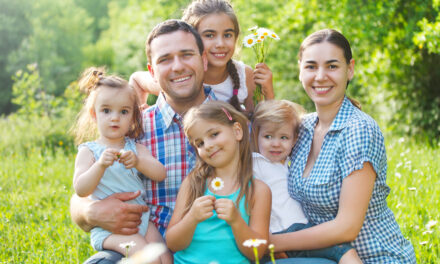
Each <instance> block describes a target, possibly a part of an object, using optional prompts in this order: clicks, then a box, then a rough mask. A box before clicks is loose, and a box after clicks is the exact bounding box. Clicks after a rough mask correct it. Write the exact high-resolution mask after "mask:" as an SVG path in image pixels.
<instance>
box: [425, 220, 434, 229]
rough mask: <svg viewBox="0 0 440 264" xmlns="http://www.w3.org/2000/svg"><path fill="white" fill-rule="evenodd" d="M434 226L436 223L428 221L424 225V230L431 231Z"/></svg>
mask: <svg viewBox="0 0 440 264" xmlns="http://www.w3.org/2000/svg"><path fill="white" fill-rule="evenodd" d="M436 225H437V221H435V220H429V222H428V223H427V224H426V225H425V227H426V229H428V230H431V229H432V228H433V227H434V226H436Z"/></svg>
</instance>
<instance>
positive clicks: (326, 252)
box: [251, 100, 361, 263]
mask: <svg viewBox="0 0 440 264" xmlns="http://www.w3.org/2000/svg"><path fill="white" fill-rule="evenodd" d="M303 114H304V109H303V108H302V107H301V106H300V105H298V104H295V103H292V102H290V101H287V100H268V101H262V102H260V103H259V104H258V105H257V107H256V108H255V112H254V115H253V116H252V135H251V140H252V148H253V151H254V153H253V155H252V156H253V171H254V177H255V178H257V179H259V180H262V181H263V182H265V183H266V184H267V185H268V186H269V188H270V189H271V191H272V211H271V215H270V232H271V233H286V232H294V231H299V230H301V229H304V228H308V227H310V226H311V225H310V224H308V220H307V218H306V216H305V215H304V212H303V210H302V208H301V205H300V204H299V203H298V202H297V201H296V200H294V199H292V198H291V197H290V195H289V193H288V191H287V176H288V173H289V172H288V166H289V159H288V157H289V155H290V152H291V151H292V148H293V146H294V145H295V142H296V140H297V137H298V131H299V126H300V124H301V116H302V115H303ZM285 253H286V255H284V254H280V255H282V256H284V257H319V258H328V259H332V260H334V261H336V262H338V263H361V262H360V259H359V257H358V255H357V253H356V251H355V250H354V248H353V247H352V246H350V244H343V245H338V246H333V247H328V248H324V249H318V250H307V251H290V252H285Z"/></svg>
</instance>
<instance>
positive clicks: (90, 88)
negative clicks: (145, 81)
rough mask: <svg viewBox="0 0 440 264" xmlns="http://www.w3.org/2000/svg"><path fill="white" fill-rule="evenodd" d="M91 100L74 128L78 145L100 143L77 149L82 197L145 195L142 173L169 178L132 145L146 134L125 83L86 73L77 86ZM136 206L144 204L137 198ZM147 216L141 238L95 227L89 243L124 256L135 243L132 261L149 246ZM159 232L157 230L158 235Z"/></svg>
mask: <svg viewBox="0 0 440 264" xmlns="http://www.w3.org/2000/svg"><path fill="white" fill-rule="evenodd" d="M79 86H80V89H81V90H82V91H84V92H86V93H87V95H88V96H87V99H86V101H85V104H84V106H83V108H82V110H81V112H80V114H79V116H78V121H77V124H76V126H75V128H74V132H75V136H76V142H77V143H82V142H84V141H85V140H87V139H91V138H96V135H97V139H96V140H95V141H89V142H86V143H83V144H81V145H79V147H78V149H79V151H78V155H77V157H76V161H75V174H74V178H73V186H74V188H75V192H76V194H77V195H78V196H80V197H85V196H89V195H91V197H92V198H93V199H104V198H105V197H107V196H109V195H111V194H113V193H117V192H135V191H138V190H142V189H143V185H142V182H141V180H140V178H139V176H138V171H139V172H140V173H142V174H143V175H145V176H147V177H149V178H150V179H152V180H156V181H162V180H163V179H165V177H166V172H165V168H164V166H163V165H162V164H161V163H160V162H159V161H157V160H156V159H154V158H153V156H151V154H150V152H149V151H148V150H147V148H146V147H145V146H143V145H140V144H137V143H135V141H134V139H135V138H137V137H139V136H140V135H141V134H142V123H141V114H140V111H139V106H138V102H137V97H136V94H135V91H134V90H133V88H131V87H130V86H129V85H128V83H127V81H125V80H123V79H121V78H119V77H117V76H105V75H104V72H103V69H98V68H89V69H87V70H86V71H85V72H84V73H83V75H82V78H81V79H80V81H79ZM131 202H133V203H138V204H145V201H144V200H143V199H142V198H141V197H140V196H139V197H138V198H136V199H135V200H133V201H131ZM148 217H149V213H144V214H143V215H142V223H141V224H140V225H139V233H138V234H135V235H131V236H124V235H117V234H111V233H110V232H108V231H106V230H104V229H102V228H99V227H95V228H93V229H92V230H91V243H92V246H93V248H94V249H95V250H103V249H110V250H114V251H118V252H119V253H121V254H125V253H126V252H125V249H124V248H121V247H120V244H121V243H127V242H131V241H134V243H135V244H136V245H135V246H133V247H132V248H131V249H130V250H129V253H130V255H131V254H132V253H134V252H136V251H137V250H139V249H142V248H143V247H144V246H145V245H146V238H145V235H146V233H147V228H148V230H152V229H153V228H154V225H149V224H148ZM154 231H155V230H154Z"/></svg>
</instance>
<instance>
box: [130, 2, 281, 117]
mask: <svg viewBox="0 0 440 264" xmlns="http://www.w3.org/2000/svg"><path fill="white" fill-rule="evenodd" d="M182 19H183V20H184V21H185V22H187V23H189V24H190V25H192V26H193V27H194V28H196V29H197V31H198V32H199V34H200V36H201V37H202V40H203V45H204V47H205V52H206V55H207V58H208V70H207V71H206V72H205V77H204V83H205V85H209V86H210V87H211V88H212V89H213V91H214V94H215V95H216V97H217V99H219V100H221V101H226V102H229V103H230V104H231V105H233V106H234V107H235V108H236V109H238V110H240V111H241V110H242V107H241V105H244V106H245V108H246V111H247V112H252V111H253V108H254V105H253V101H252V96H253V92H254V89H255V83H257V84H260V85H261V86H262V91H263V94H264V96H265V98H266V99H273V98H274V94H273V87H272V72H271V71H270V69H269V68H268V67H267V65H266V64H264V63H260V64H257V65H256V69H255V71H253V70H252V68H251V67H250V66H248V65H245V64H244V63H243V62H241V61H236V60H233V59H232V56H233V55H234V51H235V45H236V43H237V39H238V35H239V33H240V28H239V25H238V20H237V17H236V16H235V13H234V10H233V9H232V6H231V4H230V3H229V2H227V1H225V0H195V1H193V2H192V3H191V4H190V5H189V6H188V7H187V8H186V9H185V11H184V13H183V17H182ZM130 83H131V84H132V85H133V87H135V89H136V91H137V93H138V95H139V97H140V99H141V102H145V101H146V99H147V95H148V94H156V95H157V94H159V91H160V88H159V87H158V85H157V84H156V83H154V81H153V80H152V78H151V76H150V75H149V74H148V73H146V72H136V73H134V74H133V75H132V76H131V77H130Z"/></svg>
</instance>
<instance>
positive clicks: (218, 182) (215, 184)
mask: <svg viewBox="0 0 440 264" xmlns="http://www.w3.org/2000/svg"><path fill="white" fill-rule="evenodd" d="M224 186H225V183H224V182H223V180H222V179H221V178H220V177H215V178H214V179H213V180H212V182H211V188H212V189H213V190H214V191H220V190H221V189H223V187H224Z"/></svg>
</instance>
